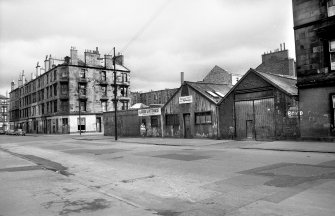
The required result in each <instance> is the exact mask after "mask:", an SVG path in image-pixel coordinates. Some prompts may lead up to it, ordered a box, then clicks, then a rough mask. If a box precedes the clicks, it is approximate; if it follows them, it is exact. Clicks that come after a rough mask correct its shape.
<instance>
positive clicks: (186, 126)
mask: <svg viewBox="0 0 335 216" xmlns="http://www.w3.org/2000/svg"><path fill="white" fill-rule="evenodd" d="M183 117H184V138H191V137H192V136H191V121H190V118H191V117H190V114H189V113H186V114H184V115H183Z"/></svg>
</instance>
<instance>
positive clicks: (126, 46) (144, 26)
mask: <svg viewBox="0 0 335 216" xmlns="http://www.w3.org/2000/svg"><path fill="white" fill-rule="evenodd" d="M171 1H173V0H166V1H165V3H164V4H162V6H161V7H160V8H158V10H157V11H156V12H155V13H154V14H153V15H152V16H151V17H150V19H149V20H148V21H147V22H146V23H145V24H144V25H143V26H142V28H140V29H139V31H138V32H137V33H136V34H135V35H134V36H133V37H132V38H131V39H130V40H129V41H128V43H127V44H126V45H125V46H124V47H123V48H122V49H121V52H122V53H123V52H125V51H126V50H127V49H128V47H129V46H130V45H131V44H132V43H133V42H134V41H135V40H136V39H137V38H138V37H140V36H141V34H143V32H144V31H145V30H146V29H147V28H148V27H149V26H150V25H151V23H152V22H153V21H155V19H157V17H158V16H159V15H160V14H161V13H162V12H163V10H164V9H165V8H166V7H167V6H168V4H169V3H170V2H171ZM110 52H112V51H110ZM110 52H109V53H110ZM109 53H108V54H109Z"/></svg>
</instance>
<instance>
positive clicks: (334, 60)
mask: <svg viewBox="0 0 335 216" xmlns="http://www.w3.org/2000/svg"><path fill="white" fill-rule="evenodd" d="M329 55H330V70H333V71H334V70H335V39H334V40H331V41H329Z"/></svg>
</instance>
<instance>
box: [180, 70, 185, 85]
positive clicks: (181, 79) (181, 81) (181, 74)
mask: <svg viewBox="0 0 335 216" xmlns="http://www.w3.org/2000/svg"><path fill="white" fill-rule="evenodd" d="M183 83H184V72H180V84H181V85H183Z"/></svg>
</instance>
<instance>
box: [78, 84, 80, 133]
mask: <svg viewBox="0 0 335 216" xmlns="http://www.w3.org/2000/svg"><path fill="white" fill-rule="evenodd" d="M79 86H80V84H79V83H78V102H79V135H80V136H81V115H80V114H81V113H80V110H81V107H80V88H79Z"/></svg>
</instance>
